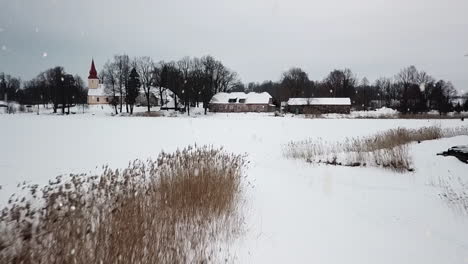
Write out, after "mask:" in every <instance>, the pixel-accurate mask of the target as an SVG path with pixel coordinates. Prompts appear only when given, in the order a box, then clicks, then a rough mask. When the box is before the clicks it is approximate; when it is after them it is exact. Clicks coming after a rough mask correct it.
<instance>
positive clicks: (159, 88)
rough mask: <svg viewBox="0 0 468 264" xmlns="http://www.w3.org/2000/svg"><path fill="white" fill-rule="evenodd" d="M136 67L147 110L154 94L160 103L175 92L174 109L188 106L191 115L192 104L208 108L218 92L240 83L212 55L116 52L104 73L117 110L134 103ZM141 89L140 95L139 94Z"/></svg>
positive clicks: (104, 81)
mask: <svg viewBox="0 0 468 264" xmlns="http://www.w3.org/2000/svg"><path fill="white" fill-rule="evenodd" d="M132 69H135V71H136V72H137V73H138V78H139V83H140V87H139V88H140V89H141V91H142V92H141V94H142V96H144V98H145V99H146V106H147V111H148V112H150V111H151V105H152V104H151V99H152V96H155V97H158V98H159V100H160V102H159V103H160V105H161V106H163V105H164V104H165V103H166V100H164V95H165V94H167V92H170V93H171V94H173V100H174V109H175V110H181V109H184V110H186V111H187V113H188V114H190V107H191V106H198V104H199V102H203V105H204V107H205V113H206V109H207V107H208V103H209V101H210V99H211V97H212V96H213V95H214V94H215V93H217V92H226V91H229V90H231V88H232V87H233V85H234V84H235V83H236V82H238V77H237V74H236V73H235V72H233V71H231V70H230V69H228V68H227V67H225V66H224V65H223V64H222V62H221V61H218V60H216V59H215V58H213V57H212V56H204V57H202V58H196V57H195V58H191V57H184V58H182V59H180V60H178V61H169V62H165V61H160V62H157V63H156V62H154V61H153V59H151V58H150V57H147V56H144V57H136V58H133V59H130V58H129V57H128V55H115V56H114V58H113V60H112V61H108V62H106V64H105V65H104V67H103V69H102V71H101V73H100V78H101V81H102V82H103V83H104V84H105V87H106V93H107V94H108V95H109V96H110V97H111V98H112V99H111V103H112V104H113V105H114V106H115V111H116V113H117V112H118V111H120V112H122V109H123V104H125V106H126V109H127V112H129V107H130V108H132V107H133V105H132V104H131V103H130V101H133V103H134V99H135V98H132V96H130V97H129V93H130V91H129V85H128V81H129V75H130V71H131V70H132ZM139 93H140V91H138V93H137V94H139Z"/></svg>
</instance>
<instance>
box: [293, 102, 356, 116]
mask: <svg viewBox="0 0 468 264" xmlns="http://www.w3.org/2000/svg"><path fill="white" fill-rule="evenodd" d="M286 111H287V112H290V113H294V114H328V113H338V114H349V113H350V111H351V99H350V98H289V100H288V102H287V104H286Z"/></svg>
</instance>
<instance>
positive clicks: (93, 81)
mask: <svg viewBox="0 0 468 264" xmlns="http://www.w3.org/2000/svg"><path fill="white" fill-rule="evenodd" d="M98 87H99V78H98V76H97V71H96V67H95V66H94V59H93V60H92V61H91V69H90V70H89V76H88V89H97V88H98Z"/></svg>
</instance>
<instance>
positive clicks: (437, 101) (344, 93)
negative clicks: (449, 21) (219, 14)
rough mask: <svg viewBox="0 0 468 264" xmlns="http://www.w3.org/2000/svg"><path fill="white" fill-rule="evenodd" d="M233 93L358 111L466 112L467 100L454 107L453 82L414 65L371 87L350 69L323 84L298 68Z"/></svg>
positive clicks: (333, 72) (243, 87)
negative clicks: (346, 105) (332, 100)
mask: <svg viewBox="0 0 468 264" xmlns="http://www.w3.org/2000/svg"><path fill="white" fill-rule="evenodd" d="M233 90H235V91H254V92H264V91H266V92H269V93H270V94H271V95H272V96H273V97H274V98H275V101H276V103H277V104H279V103H280V102H283V101H287V100H288V99H289V98H291V97H303V98H306V97H349V98H351V100H352V103H353V106H354V107H355V108H357V109H369V108H377V107H384V106H385V107H389V108H395V109H398V110H400V111H401V112H403V113H408V112H411V113H418V112H424V111H428V110H438V111H439V112H440V113H446V112H449V111H453V110H455V111H461V110H463V109H464V110H465V111H467V110H468V100H465V102H464V104H463V105H461V104H458V105H454V104H453V103H452V99H453V98H454V97H455V96H456V95H457V91H456V89H455V88H454V86H453V85H452V83H450V82H448V81H445V80H436V79H435V78H433V77H432V76H430V75H429V74H428V73H426V72H425V71H419V70H418V69H417V68H416V67H414V66H409V67H407V68H404V69H402V70H401V71H400V72H399V73H397V74H396V75H395V76H394V77H392V78H387V77H383V78H379V79H377V80H376V81H375V82H374V83H373V84H370V82H369V81H368V80H367V78H365V77H364V78H363V79H362V80H361V81H359V80H358V78H357V77H356V75H355V74H354V73H353V72H352V71H351V70H350V69H344V70H333V71H332V72H330V73H329V74H328V75H327V76H326V77H325V78H324V79H323V80H322V81H312V80H310V79H309V76H308V74H307V73H306V72H304V71H303V70H302V69H300V68H291V69H289V70H288V71H286V72H284V73H283V74H282V76H281V79H280V81H279V82H273V81H265V82H263V83H261V84H258V83H249V84H248V85H247V86H244V85H242V84H239V85H237V86H235V87H233Z"/></svg>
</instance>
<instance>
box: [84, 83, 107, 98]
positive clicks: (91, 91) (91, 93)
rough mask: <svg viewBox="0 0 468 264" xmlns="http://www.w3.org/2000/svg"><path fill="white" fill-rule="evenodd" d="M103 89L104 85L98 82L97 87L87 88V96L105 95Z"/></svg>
mask: <svg viewBox="0 0 468 264" xmlns="http://www.w3.org/2000/svg"><path fill="white" fill-rule="evenodd" d="M104 89H105V86H104V85H103V84H99V86H98V88H96V89H91V88H90V89H88V96H105V95H106V92H105V91H104Z"/></svg>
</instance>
